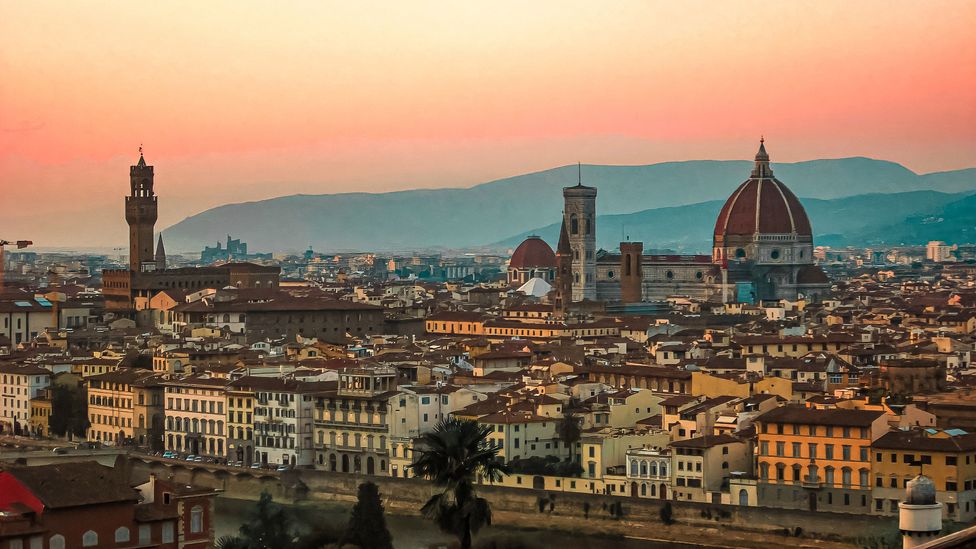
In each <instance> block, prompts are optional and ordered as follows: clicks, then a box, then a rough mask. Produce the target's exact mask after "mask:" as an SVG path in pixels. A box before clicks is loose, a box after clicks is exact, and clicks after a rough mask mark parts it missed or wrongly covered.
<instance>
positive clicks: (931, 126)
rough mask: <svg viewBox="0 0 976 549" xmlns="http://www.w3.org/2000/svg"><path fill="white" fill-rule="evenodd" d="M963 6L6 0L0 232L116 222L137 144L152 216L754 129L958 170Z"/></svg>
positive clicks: (525, 165) (89, 230) (55, 240)
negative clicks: (147, 167)
mask: <svg viewBox="0 0 976 549" xmlns="http://www.w3.org/2000/svg"><path fill="white" fill-rule="evenodd" d="M973 28H976V2H974V1H967V0H949V1H939V0H925V1H922V0H919V1H907V0H894V1H892V0H884V1H872V0H861V1H858V2H850V1H832V0H816V1H809V2H803V1H790V2H763V1H747V0H736V1H717V0H716V1H712V2H674V1H652V0H646V1H623V0H621V1H614V2H596V1H586V2H574V1H568V0H559V1H538V2H524V1H510V2H506V1H501V2H499V1H493V2H456V1H443V2H433V1H431V2H426V1H405V2H400V1H388V2H380V1H375V2H335V3H332V2H320V1H316V2H300V1H292V2H274V3H271V2H131V1H124V2H123V1H119V2H97V3H96V2H45V1H33V0H32V1H31V2H15V1H12V0H0V190H2V194H0V236H4V237H7V238H21V237H24V238H32V239H33V240H34V241H35V242H37V243H38V244H39V245H43V244H48V245H92V246H94V245H106V246H107V245H117V243H119V242H124V240H125V238H126V232H125V225H124V221H123V220H122V216H121V212H122V198H121V197H122V195H123V194H124V193H125V192H126V191H127V186H128V181H127V174H128V166H129V165H130V164H133V163H135V161H136V159H137V158H138V152H137V149H138V147H139V144H140V143H143V144H144V145H145V149H146V159H147V161H149V163H151V164H154V165H155V166H156V174H157V178H156V179H157V183H156V187H157V193H158V194H160V196H161V198H160V200H161V202H160V223H159V225H158V227H159V228H162V227H165V226H168V225H170V224H172V223H174V222H176V221H179V220H180V219H182V218H183V217H185V216H188V215H192V214H194V213H198V212H200V211H202V210H204V209H206V208H209V207H212V206H215V205H219V204H223V203H228V202H240V201H246V200H255V199H261V198H268V197H272V196H279V195H283V194H294V193H306V194H317V193H332V192H348V191H370V192H382V191H388V190H395V189H405V188H416V187H444V186H455V187H456V186H469V185H472V184H476V183H479V182H483V181H487V180H490V179H494V178H500V177H505V176H510V175H516V174H519V173H524V172H528V171H535V170H540V169H546V168H550V167H555V166H559V165H565V164H570V163H575V162H576V161H578V160H579V161H582V162H584V163H593V164H597V163H605V164H649V163H654V162H660V161H668V160H687V159H698V158H708V159H732V158H735V159H748V158H749V157H750V156H751V154H753V153H754V150H755V142H756V140H757V139H758V137H759V135H760V134H765V135H766V137H767V138H768V142H769V144H770V153H771V154H772V155H773V156H774V158H773V160H774V161H784V162H785V161H798V160H808V159H814V158H828V157H844V156H870V157H873V158H880V159H885V160H892V161H895V162H899V163H901V164H903V165H905V166H907V167H908V168H910V169H912V170H915V171H917V172H930V171H941V170H948V169H957V168H963V167H971V166H974V165H976V38H974V33H973V30H972V29H973ZM731 184H732V183H730V185H731ZM40 211H44V212H47V213H48V215H47V216H46V217H45V218H43V219H42V218H41V217H40V216H39V215H38V213H39V212H40ZM7 233H11V234H7ZM13 233H17V234H13ZM21 233H23V234H21Z"/></svg>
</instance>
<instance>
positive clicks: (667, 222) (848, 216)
mask: <svg viewBox="0 0 976 549" xmlns="http://www.w3.org/2000/svg"><path fill="white" fill-rule="evenodd" d="M800 200H801V202H802V203H803V206H804V208H805V209H806V211H807V215H808V216H809V217H810V223H811V225H813V230H814V242H815V243H816V244H818V245H829V246H846V245H866V244H882V243H883V244H924V243H925V242H928V241H929V240H949V241H953V242H976V195H972V194H967V193H952V194H950V193H940V192H935V191H911V192H905V193H887V194H883V193H873V194H862V195H856V196H847V197H844V198H834V199H830V200H821V199H816V198H804V199H800ZM724 203H725V200H712V201H709V202H701V203H698V204H689V205H687V206H675V207H671V208H655V209H650V210H644V211H642V212H635V213H631V214H618V215H601V216H598V217H597V244H598V245H599V246H600V247H603V248H605V249H608V250H612V249H615V248H617V246H618V244H619V243H620V242H621V241H622V240H632V241H641V242H644V247H645V250H646V249H657V250H662V249H667V250H674V251H678V252H682V253H694V252H700V253H711V246H712V233H713V232H714V225H715V218H716V217H718V212H719V210H720V209H721V208H722V204H724ZM530 234H536V235H539V236H541V237H542V238H543V239H544V240H546V241H547V242H549V244H550V245H552V246H555V243H556V241H557V240H558V238H559V223H553V224H550V225H546V226H545V227H538V228H535V229H531V230H529V231H524V232H521V233H519V234H517V235H515V236H512V237H510V238H506V239H504V240H502V241H499V242H496V243H495V244H494V245H493V246H492V247H495V248H506V249H507V248H513V247H515V246H518V244H519V243H520V242H522V240H524V239H525V237H526V236H528V235H530Z"/></svg>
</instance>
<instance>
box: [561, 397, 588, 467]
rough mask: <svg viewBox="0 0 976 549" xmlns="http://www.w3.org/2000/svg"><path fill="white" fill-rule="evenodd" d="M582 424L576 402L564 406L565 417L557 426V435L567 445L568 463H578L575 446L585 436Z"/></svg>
mask: <svg viewBox="0 0 976 549" xmlns="http://www.w3.org/2000/svg"><path fill="white" fill-rule="evenodd" d="M580 423H581V419H580V417H579V416H577V415H576V403H575V402H574V401H570V402H567V403H566V404H565V405H564V406H563V417H562V418H560V420H559V423H558V424H556V435H557V436H558V437H559V440H562V441H563V444H565V445H566V449H567V450H568V451H569V458H568V459H567V461H576V452H575V451H574V450H575V446H576V443H577V442H579V439H580V437H581V436H582V435H583V429H582V427H581V426H580Z"/></svg>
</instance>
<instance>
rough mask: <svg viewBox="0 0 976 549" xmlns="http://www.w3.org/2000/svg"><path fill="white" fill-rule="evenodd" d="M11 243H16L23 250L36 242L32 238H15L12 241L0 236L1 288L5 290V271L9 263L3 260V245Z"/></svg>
mask: <svg viewBox="0 0 976 549" xmlns="http://www.w3.org/2000/svg"><path fill="white" fill-rule="evenodd" d="M11 244H15V245H16V246H17V249H18V250H22V249H24V248H26V247H28V246H31V245H33V244H34V243H33V242H31V241H30V240H15V241H13V242H11V241H10V240H4V239H2V238H0V290H3V283H4V273H6V271H7V264H6V263H4V262H3V247H4V246H9V245H11Z"/></svg>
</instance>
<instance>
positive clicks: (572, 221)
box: [569, 214, 579, 234]
mask: <svg viewBox="0 0 976 549" xmlns="http://www.w3.org/2000/svg"><path fill="white" fill-rule="evenodd" d="M569 234H579V218H577V217H576V214H570V215H569Z"/></svg>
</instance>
